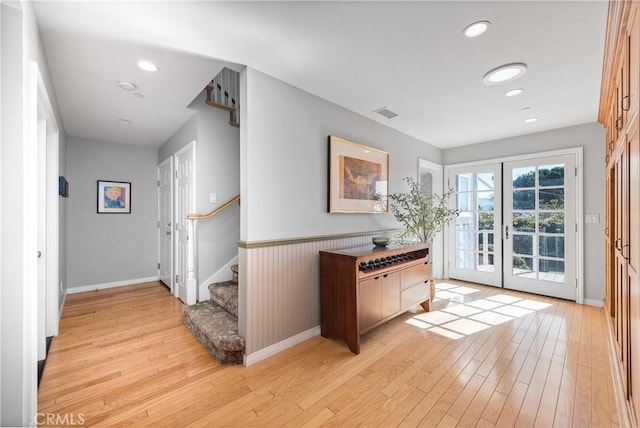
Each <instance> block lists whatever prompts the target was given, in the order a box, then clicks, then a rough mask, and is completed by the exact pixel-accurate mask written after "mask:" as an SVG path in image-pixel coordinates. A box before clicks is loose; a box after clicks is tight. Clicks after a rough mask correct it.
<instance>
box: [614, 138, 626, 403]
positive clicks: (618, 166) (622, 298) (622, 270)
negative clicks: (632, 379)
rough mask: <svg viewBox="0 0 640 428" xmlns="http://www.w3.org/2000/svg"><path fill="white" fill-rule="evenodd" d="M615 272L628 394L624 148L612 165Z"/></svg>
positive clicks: (622, 364) (618, 329)
mask: <svg viewBox="0 0 640 428" xmlns="http://www.w3.org/2000/svg"><path fill="white" fill-rule="evenodd" d="M614 168H615V171H616V174H615V188H616V191H615V197H616V200H615V216H614V224H615V235H614V238H615V242H614V247H615V271H616V279H615V281H616V287H615V288H616V291H615V294H616V295H615V299H616V323H615V331H616V341H617V346H618V353H619V354H618V357H619V363H620V367H621V369H622V372H623V373H626V374H627V376H623V382H624V388H625V390H626V392H627V394H628V392H629V382H628V375H629V363H628V360H629V348H628V346H629V282H628V273H627V267H628V264H627V259H626V251H628V244H629V223H628V222H629V187H628V186H629V181H628V180H629V151H628V149H627V145H626V144H624V145H623V150H622V153H620V154H619V156H618V158H617V159H616V162H615V166H614Z"/></svg>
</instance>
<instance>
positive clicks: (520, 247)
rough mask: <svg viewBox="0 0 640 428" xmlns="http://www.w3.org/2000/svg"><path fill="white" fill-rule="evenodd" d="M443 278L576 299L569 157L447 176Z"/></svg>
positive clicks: (458, 171)
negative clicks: (451, 191) (449, 213)
mask: <svg viewBox="0 0 640 428" xmlns="http://www.w3.org/2000/svg"><path fill="white" fill-rule="evenodd" d="M449 184H450V185H453V186H454V188H455V190H456V198H455V201H454V202H453V203H455V205H456V207H457V208H458V209H459V210H460V215H459V217H458V218H457V219H456V222H455V225H453V227H450V234H449V236H450V241H449V242H450V245H449V248H450V251H449V276H450V277H451V278H458V279H462V280H466V281H473V282H477V283H481V284H487V285H494V286H500V287H504V288H509V289H513V290H520V291H526V292H530V293H535V294H542V295H546V296H552V297H560V298H563V299H569V300H575V299H576V284H577V282H576V278H577V268H576V265H577V263H576V254H577V247H576V239H577V219H576V190H577V177H576V156H575V155H573V154H569V155H560V156H549V157H540V158H533V159H525V160H518V161H513V162H504V163H497V164H489V165H482V166H474V167H467V168H465V167H462V168H456V169H451V170H450V173H449Z"/></svg>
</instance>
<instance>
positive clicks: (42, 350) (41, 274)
mask: <svg viewBox="0 0 640 428" xmlns="http://www.w3.org/2000/svg"><path fill="white" fill-rule="evenodd" d="M38 110H39V111H38V113H39V114H38V130H37V133H38V178H37V179H38V225H37V227H38V253H37V256H38V361H41V360H44V359H45V358H46V357H47V353H46V349H47V348H46V343H47V260H46V259H47V257H48V256H49V255H48V254H47V250H46V249H47V123H46V121H45V120H44V119H43V118H42V116H41V114H40V113H41V109H38Z"/></svg>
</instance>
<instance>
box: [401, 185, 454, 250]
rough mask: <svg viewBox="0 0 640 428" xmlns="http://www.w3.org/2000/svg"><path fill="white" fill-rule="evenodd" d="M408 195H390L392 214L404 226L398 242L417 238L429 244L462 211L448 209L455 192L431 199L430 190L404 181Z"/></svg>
mask: <svg viewBox="0 0 640 428" xmlns="http://www.w3.org/2000/svg"><path fill="white" fill-rule="evenodd" d="M404 181H406V182H407V184H408V186H409V191H408V192H404V193H394V194H391V195H389V199H390V202H391V204H390V206H391V213H392V214H393V215H394V217H395V218H396V220H398V222H400V223H401V224H402V225H403V226H404V231H403V232H401V233H400V234H399V238H401V239H404V238H417V239H418V240H419V241H420V242H428V241H429V240H431V239H432V238H433V237H434V236H435V235H436V234H437V233H439V232H441V231H442V230H444V228H445V226H446V225H447V224H449V223H450V222H451V221H452V220H453V219H454V218H455V217H457V216H458V214H459V210H457V209H453V208H449V207H448V201H449V198H450V197H451V196H452V195H453V194H454V193H455V190H454V189H453V188H449V190H448V191H447V192H445V193H443V194H442V195H438V194H436V193H434V194H432V195H429V194H428V193H427V189H426V188H425V187H424V186H423V185H421V184H420V183H418V182H417V181H416V180H414V179H412V178H410V177H405V178H404Z"/></svg>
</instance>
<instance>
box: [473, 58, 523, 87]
mask: <svg viewBox="0 0 640 428" xmlns="http://www.w3.org/2000/svg"><path fill="white" fill-rule="evenodd" d="M526 71H527V64H524V63H522V62H516V63H513V64H505V65H501V66H500V67H496V68H494V69H493V70H491V71H489V72H488V73H487V74H485V75H484V77H483V78H482V81H483V82H484V83H485V84H487V85H499V84H501V83H505V82H510V81H511V80H514V79H517V78H518V77H520V76H522V75H523V74H524V73H525V72H526Z"/></svg>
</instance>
